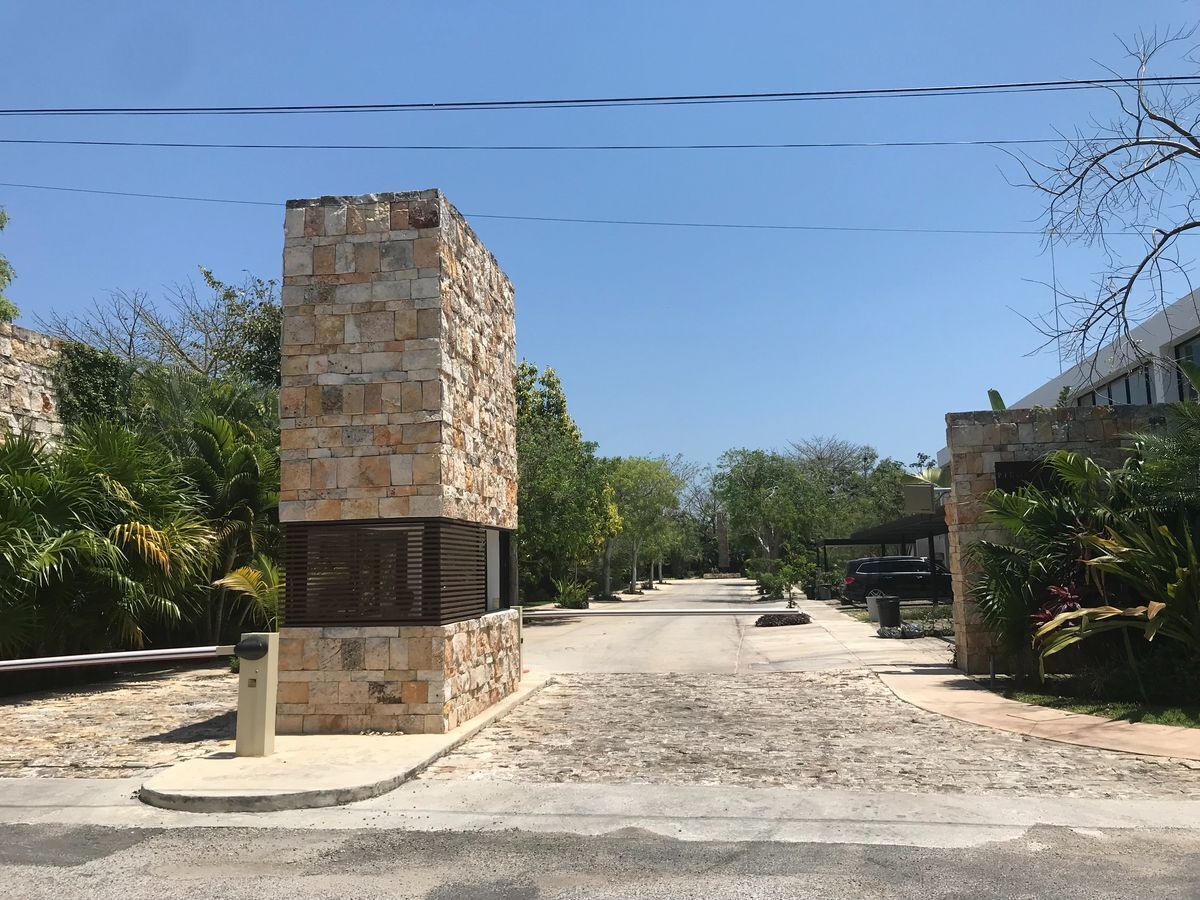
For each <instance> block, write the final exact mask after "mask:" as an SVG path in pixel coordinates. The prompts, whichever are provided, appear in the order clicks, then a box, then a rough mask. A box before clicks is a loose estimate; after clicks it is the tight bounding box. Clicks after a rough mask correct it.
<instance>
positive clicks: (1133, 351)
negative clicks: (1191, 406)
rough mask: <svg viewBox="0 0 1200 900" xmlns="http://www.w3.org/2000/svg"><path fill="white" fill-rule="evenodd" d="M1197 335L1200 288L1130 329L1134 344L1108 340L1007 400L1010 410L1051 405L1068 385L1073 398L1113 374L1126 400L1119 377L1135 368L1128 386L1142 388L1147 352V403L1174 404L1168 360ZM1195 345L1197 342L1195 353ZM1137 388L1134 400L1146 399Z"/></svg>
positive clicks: (1175, 388) (1175, 385)
mask: <svg viewBox="0 0 1200 900" xmlns="http://www.w3.org/2000/svg"><path fill="white" fill-rule="evenodd" d="M1197 336H1200V290H1196V291H1193V292H1192V293H1191V294H1188V295H1187V296H1186V297H1183V298H1181V299H1179V300H1176V301H1175V302H1174V303H1172V304H1171V305H1170V306H1168V307H1167V308H1166V309H1164V310H1162V311H1161V312H1158V313H1156V314H1155V315H1153V316H1151V317H1150V318H1149V319H1147V320H1146V321H1145V322H1143V323H1142V324H1141V325H1139V326H1138V327H1137V328H1135V329H1134V330H1133V332H1132V334H1131V337H1132V343H1116V344H1110V345H1109V346H1108V347H1105V348H1104V349H1103V350H1101V351H1099V352H1098V353H1096V354H1095V355H1094V356H1093V357H1092V358H1091V359H1089V360H1086V361H1085V362H1083V363H1081V364H1080V365H1076V366H1072V367H1071V368H1070V369H1067V370H1066V371H1065V372H1063V374H1062V375H1059V376H1058V377H1057V378H1052V379H1050V380H1049V381H1047V382H1046V383H1045V384H1044V385H1042V386H1041V387H1039V388H1038V389H1037V390H1035V391H1031V392H1030V393H1029V394H1026V395H1025V396H1024V397H1022V398H1021V399H1020V400H1018V401H1016V402H1015V403H1009V404H1008V405H1009V406H1010V407H1011V408H1013V409H1028V408H1030V407H1033V406H1054V405H1055V404H1056V403H1057V402H1058V395H1059V393H1060V392H1061V391H1062V389H1063V388H1064V387H1067V388H1070V389H1071V396H1072V400H1073V401H1075V400H1077V399H1078V398H1079V397H1080V396H1081V395H1087V394H1089V392H1090V391H1091V390H1093V389H1095V388H1098V387H1104V386H1107V385H1108V384H1110V383H1112V382H1113V381H1114V379H1116V380H1118V382H1119V383H1118V385H1117V386H1116V387H1115V388H1114V390H1116V391H1117V392H1118V393H1120V394H1122V396H1121V397H1120V398H1119V399H1120V402H1121V403H1125V402H1128V401H1126V400H1125V399H1124V397H1123V394H1124V390H1125V388H1124V384H1123V378H1122V376H1125V375H1128V374H1130V373H1133V374H1134V378H1133V380H1132V381H1131V388H1130V389H1131V390H1133V389H1134V388H1135V387H1140V385H1141V379H1140V376H1139V375H1138V374H1137V370H1138V369H1140V368H1141V367H1142V366H1145V365H1146V364H1147V359H1146V356H1147V355H1149V357H1150V358H1151V360H1152V361H1151V363H1150V367H1149V380H1150V389H1151V396H1150V402H1152V403H1173V402H1175V401H1177V400H1179V399H1180V397H1179V379H1178V373H1177V371H1176V369H1175V368H1174V366H1173V365H1172V363H1173V361H1174V360H1175V359H1176V349H1177V348H1178V347H1179V346H1180V345H1181V344H1186V343H1187V342H1188V341H1190V340H1191V339H1192V338H1195V337H1197ZM1198 350H1200V341H1198V342H1197V346H1196V347H1195V348H1194V349H1193V353H1195V352H1197V351H1198ZM1136 393H1137V397H1136V399H1134V401H1133V402H1135V403H1136V402H1141V403H1145V402H1146V401H1145V400H1144V399H1142V396H1141V391H1140V390H1138V391H1136ZM1102 399H1103V398H1102Z"/></svg>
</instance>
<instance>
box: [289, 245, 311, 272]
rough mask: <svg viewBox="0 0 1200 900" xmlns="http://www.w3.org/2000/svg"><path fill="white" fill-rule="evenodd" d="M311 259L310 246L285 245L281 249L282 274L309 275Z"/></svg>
mask: <svg viewBox="0 0 1200 900" xmlns="http://www.w3.org/2000/svg"><path fill="white" fill-rule="evenodd" d="M312 273H313V259H312V248H311V247H285V248H284V250H283V274H284V275H285V276H287V275H311V274H312Z"/></svg>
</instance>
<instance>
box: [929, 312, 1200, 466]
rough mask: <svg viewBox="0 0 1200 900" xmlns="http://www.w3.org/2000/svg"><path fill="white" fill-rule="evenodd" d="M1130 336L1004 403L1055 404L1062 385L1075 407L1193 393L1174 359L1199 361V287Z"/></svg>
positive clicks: (943, 460) (943, 458)
mask: <svg viewBox="0 0 1200 900" xmlns="http://www.w3.org/2000/svg"><path fill="white" fill-rule="evenodd" d="M1130 336H1131V341H1130V342H1124V341H1118V342H1116V343H1113V344H1110V345H1108V346H1107V347H1105V348H1104V349H1103V350H1100V351H1099V352H1097V353H1095V354H1094V355H1093V356H1092V357H1091V358H1090V359H1088V360H1086V361H1085V362H1083V363H1080V364H1079V365H1075V366H1072V367H1071V368H1069V369H1067V370H1066V371H1065V372H1063V373H1062V374H1061V375H1059V376H1058V377H1056V378H1051V379H1050V380H1049V381H1047V382H1046V383H1045V384H1043V385H1042V386H1041V387H1039V388H1037V389H1036V390H1033V391H1031V392H1029V393H1028V394H1026V395H1025V396H1024V397H1022V398H1021V399H1020V400H1017V401H1016V402H1010V403H1008V404H1007V405H1008V407H1009V408H1010V409H1032V408H1033V407H1035V406H1045V407H1053V406H1057V405H1058V402H1059V397H1060V395H1061V394H1062V392H1063V389H1064V388H1066V389H1067V390H1068V395H1067V402H1068V403H1071V404H1073V405H1075V406H1094V405H1100V406H1113V405H1124V404H1134V405H1150V404H1155V403H1175V402H1176V401H1178V400H1181V399H1184V398H1194V397H1195V396H1196V392H1195V391H1194V390H1192V386H1191V385H1190V384H1189V383H1188V382H1187V381H1186V380H1185V379H1184V378H1182V377H1181V376H1180V374H1179V368H1178V367H1177V366H1176V365H1175V361H1176V360H1190V361H1192V362H1195V363H1197V364H1200V289H1197V290H1195V291H1192V293H1190V294H1188V295H1187V296H1185V297H1182V298H1180V299H1179V300H1176V301H1175V302H1174V303H1172V304H1171V305H1170V306H1168V307H1167V308H1166V309H1163V310H1161V311H1159V312H1158V313H1156V314H1155V315H1153V316H1151V317H1150V318H1149V319H1147V320H1146V321H1145V322H1143V323H1142V324H1141V325H1139V326H1137V328H1135V329H1133V331H1132V332H1131V335H1130ZM1006 399H1007V398H1006ZM937 461H938V465H942V466H944V465H947V464H948V463H949V461H950V453H949V450H948V449H947V448H945V447H943V448H942V449H941V450H939V451H938V454H937Z"/></svg>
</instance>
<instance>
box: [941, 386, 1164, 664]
mask: <svg viewBox="0 0 1200 900" xmlns="http://www.w3.org/2000/svg"><path fill="white" fill-rule="evenodd" d="M1163 420H1164V411H1163V408H1162V407H1161V406H1086V407H1069V408H1065V409H1010V410H1007V411H1005V412H966V413H950V414H949V415H947V416H946V442H947V446H948V449H949V452H950V471H951V472H952V473H953V483H952V487H953V490H952V492H951V494H950V497H949V499H948V500H947V502H946V522H947V524H948V525H949V529H950V533H949V547H950V571H951V575H952V578H953V583H954V636H955V647H956V655H957V662H958V666H959V668H960V669H963V670H964V671H965V672H968V673H971V674H977V673H982V672H986V671H988V669H989V666H990V659H991V655H992V653H993V649H994V645H993V641H992V638H991V635H990V634H989V632H988V631H987V630H986V628H984V626H983V623H982V621H981V620H980V618H979V614H978V611H977V610H976V607H975V603H974V601H973V600H972V598H971V588H972V585H973V580H974V576H975V574H976V570H975V569H973V568H972V566H971V564H970V562H969V560H967V559H966V558H965V556H964V551H965V550H966V548H967V547H969V546H970V545H971V544H973V543H975V542H977V541H981V540H1007V539H1008V538H1009V535H1008V533H1007V532H1006V531H1004V529H1001V528H997V527H996V526H994V525H990V524H988V523H987V522H984V521H982V520H981V513H982V507H981V500H982V497H983V495H984V494H986V493H987V492H988V491H990V490H992V489H993V488H995V487H996V464H997V463H1006V462H1034V461H1037V460H1039V459H1041V458H1042V457H1044V456H1045V455H1046V454H1047V453H1049V452H1050V451H1052V450H1060V449H1061V450H1074V451H1078V452H1080V453H1083V454H1085V455H1086V456H1089V457H1091V458H1092V459H1095V460H1096V461H1097V462H1099V463H1101V464H1102V465H1105V466H1116V465H1119V464H1120V463H1121V462H1122V461H1123V460H1124V459H1125V458H1126V456H1127V452H1128V451H1127V450H1126V446H1127V442H1126V441H1125V440H1124V436H1125V435H1129V434H1132V433H1135V432H1140V431H1147V430H1149V429H1152V428H1155V427H1158V426H1159V425H1160V424H1161V423H1162V422H1163ZM997 666H998V667H999V668H1001V669H1003V667H1004V660H997Z"/></svg>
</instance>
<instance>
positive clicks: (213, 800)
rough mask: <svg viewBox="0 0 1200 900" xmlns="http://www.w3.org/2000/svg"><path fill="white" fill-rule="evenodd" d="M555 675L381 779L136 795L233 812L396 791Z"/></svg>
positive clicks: (180, 808) (178, 807)
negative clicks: (271, 790)
mask: <svg viewBox="0 0 1200 900" xmlns="http://www.w3.org/2000/svg"><path fill="white" fill-rule="evenodd" d="M553 680H554V679H553V678H552V677H547V678H543V679H541V680H540V681H535V682H533V683H532V684H530V685H529V687H528V689H527V690H524V691H522V690H521V688H518V689H517V690H516V691H514V692H513V693H512V694H509V695H508V696H507V697H505V698H504V699H503V700H501V701H500V702H499V703H497V704H496V705H495V706H493V707H492V708H491V709H489V710H487V711H486V712H484V713H481V714H480V715H478V716H476V717H475V718H474V719H473V720H471V722H470V723H468V724H467V725H465V726H460V728H461V729H462V730H461V731H460V730H459V729H458V728H456V729H455V730H454V731H455V732H459V733H457V734H455V733H454V732H447V741H446V743H445V744H443V745H442V746H440V747H438V748H437V749H436V750H434V751H432V752H431V753H429V754H428V755H426V756H425V757H424V758H423V759H421V760H420V761H418V762H415V763H413V764H411V765H409V766H407V767H405V768H404V769H402V770H401V771H399V772H397V773H396V774H394V775H390V776H389V777H387V778H384V779H381V780H379V781H371V782H367V783H365V784H357V785H351V786H348V787H333V788H322V789H318V790H311V791H296V792H293V793H280V794H251V793H247V794H233V795H220V796H217V795H213V794H192V793H178V792H171V791H159V790H156V789H154V788H152V787H149V786H148V783H147V784H143V785H142V786H141V788H139V789H138V792H137V798H138V799H139V800H141V801H142V802H143V803H145V804H147V805H148V806H154V807H157V808H159V809H170V810H175V811H177V812H191V813H233V812H250V813H256V812H282V811H284V810H292V809H320V808H322V807H328V806H344V805H345V804H347V803H356V802H358V801H359V800H369V799H371V798H372V797H378V796H380V795H381V794H386V793H388V792H389V791H394V790H395V789H396V788H398V787H399V786H400V785H402V784H403V783H404V782H406V781H409V780H410V779H412V778H414V777H415V776H416V775H418V774H420V773H421V772H422V771H424V770H425V769H426V768H427V767H428V766H429V765H430V764H432V763H434V762H436V761H437V760H438V759H441V758H442V757H443V756H445V755H446V754H448V753H450V752H452V751H453V750H455V749H457V748H458V747H460V746H461V745H462V744H464V743H465V742H467V741H469V740H470V739H471V738H473V737H474V736H475V735H477V734H478V733H479V732H480V731H482V730H483V729H484V728H487V727H488V726H489V725H491V724H492V723H493V722H495V721H497V720H498V719H501V718H503V717H504V716H506V715H508V713H510V712H512V711H513V710H514V709H516V708H517V707H518V706H520V705H521V704H522V703H524V702H525V701H526V700H528V699H529V698H530V697H533V696H534V695H535V694H537V693H538V692H539V691H541V690H542V688H544V687H546V685H548V684H551V683H552V682H553Z"/></svg>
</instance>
